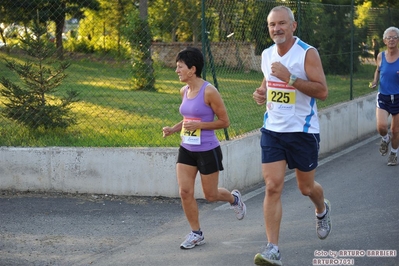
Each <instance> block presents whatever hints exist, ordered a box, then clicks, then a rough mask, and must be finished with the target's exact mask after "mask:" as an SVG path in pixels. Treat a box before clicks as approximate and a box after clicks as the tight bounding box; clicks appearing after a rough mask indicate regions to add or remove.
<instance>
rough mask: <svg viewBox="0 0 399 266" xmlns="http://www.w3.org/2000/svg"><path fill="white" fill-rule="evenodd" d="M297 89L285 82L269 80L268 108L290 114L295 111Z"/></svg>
mask: <svg viewBox="0 0 399 266" xmlns="http://www.w3.org/2000/svg"><path fill="white" fill-rule="evenodd" d="M295 102H296V90H295V88H294V87H292V86H289V85H287V84H286V83H284V82H275V81H268V82H267V110H271V111H276V112H278V113H281V114H285V115H289V114H294V113H295Z"/></svg>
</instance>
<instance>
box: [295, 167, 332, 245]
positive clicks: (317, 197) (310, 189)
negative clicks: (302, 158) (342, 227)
mask: <svg viewBox="0 0 399 266" xmlns="http://www.w3.org/2000/svg"><path fill="white" fill-rule="evenodd" d="M315 172H316V169H313V170H312V171H309V172H302V171H300V170H296V178H297V182H298V188H299V190H300V191H301V193H302V194H303V195H304V196H308V197H309V198H310V200H311V201H312V202H313V204H314V205H315V209H316V219H317V223H316V233H317V236H318V237H319V238H320V239H326V238H327V236H328V235H329V234H330V232H331V220H330V211H331V205H330V202H329V201H328V200H327V199H325V198H324V191H323V188H322V186H321V185H320V184H319V183H317V182H316V181H314V176H315Z"/></svg>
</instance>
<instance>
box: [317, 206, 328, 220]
mask: <svg viewBox="0 0 399 266" xmlns="http://www.w3.org/2000/svg"><path fill="white" fill-rule="evenodd" d="M326 213H327V208H325V209H324V212H322V213H317V212H316V216H317V217H318V218H321V217H323V216H324V215H326Z"/></svg>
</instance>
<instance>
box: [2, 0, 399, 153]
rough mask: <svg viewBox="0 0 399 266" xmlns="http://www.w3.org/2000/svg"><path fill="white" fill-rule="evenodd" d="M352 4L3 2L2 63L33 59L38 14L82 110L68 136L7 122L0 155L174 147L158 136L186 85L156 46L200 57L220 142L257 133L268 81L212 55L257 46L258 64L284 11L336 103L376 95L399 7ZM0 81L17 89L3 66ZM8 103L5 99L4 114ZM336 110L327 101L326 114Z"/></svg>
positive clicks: (345, 0)
mask: <svg viewBox="0 0 399 266" xmlns="http://www.w3.org/2000/svg"><path fill="white" fill-rule="evenodd" d="M354 2H355V5H354V6H352V5H351V3H352V1H350V0H338V1H336V0H334V1H332V0H331V1H328V0H325V1H324V0H318V1H268V0H246V1H244V0H206V1H205V0H204V1H201V0H185V1H179V0H139V1H131V0H81V1H80V0H29V1H28V0H13V1H11V0H3V1H1V2H0V18H1V19H2V21H0V23H1V25H0V26H1V27H0V29H1V30H0V35H1V36H0V37H1V38H0V41H1V42H0V46H1V48H0V60H1V59H5V58H7V59H9V60H10V59H11V60H16V61H21V62H22V61H24V60H25V59H26V55H24V54H23V53H21V52H20V49H19V48H18V47H19V44H20V38H24V36H26V35H27V34H29V31H30V28H31V26H32V21H33V20H34V19H35V18H36V17H37V14H39V17H40V19H41V21H42V22H43V23H44V24H45V25H46V26H47V29H48V33H47V36H48V40H49V42H53V43H54V46H55V47H56V48H57V51H58V53H57V58H54V59H55V60H60V61H69V62H71V66H70V68H69V69H68V72H67V74H68V77H67V78H66V79H65V81H64V83H63V84H62V85H61V87H60V88H61V89H60V90H59V92H57V93H56V94H55V95H54V96H55V97H57V96H59V97H61V96H62V95H64V94H65V92H66V91H68V90H70V89H73V90H77V91H78V92H79V96H80V101H79V102H77V103H74V104H73V107H72V110H73V112H74V113H75V114H76V116H77V120H78V124H77V125H74V126H72V127H70V128H68V129H59V130H52V131H48V130H45V129H41V128H38V129H36V130H29V129H27V128H25V127H23V126H22V125H19V124H16V123H15V122H12V121H10V120H8V119H6V118H4V117H0V146H85V147H124V146H126V147H128V146H129V147H147V146H152V147H156V146H176V145H177V144H178V143H179V137H178V135H176V136H173V137H171V138H168V139H163V138H162V136H161V134H162V133H161V128H162V127H163V126H165V125H173V124H175V123H177V122H178V121H180V119H181V117H180V115H179V113H178V108H179V105H180V102H181V99H180V96H179V94H178V91H179V89H180V87H181V86H182V85H183V84H181V83H180V82H179V81H178V78H177V76H176V74H175V73H174V68H172V67H168V66H166V64H165V62H163V61H162V60H157V58H158V57H156V56H155V55H154V54H153V53H152V51H151V42H152V43H167V44H170V45H176V44H179V45H181V44H182V43H184V44H185V45H187V46H188V45H193V46H198V47H201V48H202V49H203V51H204V54H205V56H206V59H207V67H206V72H205V73H204V76H205V77H206V78H207V79H208V80H209V81H211V82H212V83H214V84H215V85H216V86H217V87H218V89H219V90H220V93H221V94H222V97H223V99H224V101H225V103H226V106H227V108H228V112H229V116H230V120H231V126H230V127H229V128H228V129H227V130H225V131H220V132H218V136H219V138H220V139H221V140H223V139H231V138H234V137H239V136H240V135H242V134H245V133H246V132H250V131H253V130H257V129H258V128H259V127H260V126H261V123H262V117H263V112H264V108H263V107H262V108H259V107H258V106H256V105H255V104H254V103H253V101H252V98H251V95H252V92H253V90H254V89H255V88H256V87H257V86H259V84H260V82H261V80H262V74H261V72H260V71H255V70H248V69H245V68H243V67H242V65H240V60H238V63H237V64H236V65H231V64H230V65H229V64H225V63H224V64H223V63H215V61H213V60H212V59H213V57H214V56H215V54H213V53H212V51H214V50H215V49H214V47H215V45H221V44H226V45H227V44H228V45H235V47H236V48H237V51H238V50H239V49H242V47H241V46H240V44H242V43H251V44H253V46H254V47H255V54H256V55H259V54H260V53H261V52H262V50H263V49H265V48H266V47H268V46H270V45H271V44H272V40H271V39H270V38H269V35H268V32H267V25H266V16H267V14H268V12H269V10H270V9H271V8H273V7H274V6H276V5H281V4H284V5H287V6H289V7H290V8H291V9H292V10H293V11H294V14H295V17H296V20H297V21H298V25H299V27H298V30H297V32H296V35H297V36H299V37H300V38H301V39H302V40H304V41H305V42H308V43H309V44H311V45H313V46H315V47H316V48H317V49H318V50H319V53H320V56H321V58H322V62H323V66H324V70H325V72H326V74H327V77H328V82H329V89H330V96H329V98H331V99H332V100H334V101H336V100H341V101H344V100H351V99H353V98H356V97H359V96H361V95H362V94H364V93H367V92H369V90H368V88H367V85H368V81H367V79H370V80H371V79H372V75H373V71H374V66H373V63H374V61H373V58H372V51H371V48H370V47H371V40H372V39H373V38H377V40H378V41H379V43H380V45H381V47H382V48H383V43H382V34H383V31H384V30H385V29H386V28H387V27H389V26H394V25H395V22H396V21H399V9H398V8H399V4H398V3H397V2H396V1H382V0H373V1H360V0H359V1H354ZM203 17H204V18H205V19H204V20H203V19H202V18H203ZM148 41H151V42H150V45H149V47H148V48H145V45H147V44H148V43H149V42H148ZM143 47H144V48H145V49H143ZM138 51H139V52H140V56H137V53H138ZM148 55H150V56H148ZM229 56H232V57H237V54H234V53H232V54H231V55H229ZM238 57H239V56H238ZM238 59H240V58H238ZM142 73H144V74H145V75H144V78H145V79H147V81H148V82H147V83H145V84H144V85H140V86H138V84H139V82H138V81H137V80H138V78H137V75H139V74H142ZM0 76H6V77H7V78H9V79H11V80H14V81H16V82H18V80H17V77H15V76H13V74H12V73H11V72H10V71H8V70H7V69H6V68H5V66H4V60H1V62H0ZM139 77H140V78H141V77H142V76H139ZM148 79H149V80H148ZM4 101H6V99H0V108H3V107H4ZM330 103H331V102H329V99H328V100H327V101H326V102H320V103H319V107H320V108H323V107H325V106H327V105H328V104H330Z"/></svg>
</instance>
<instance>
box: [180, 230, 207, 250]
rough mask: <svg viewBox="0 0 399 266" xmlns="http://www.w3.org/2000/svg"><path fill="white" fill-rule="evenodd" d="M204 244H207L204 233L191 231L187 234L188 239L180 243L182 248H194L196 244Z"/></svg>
mask: <svg viewBox="0 0 399 266" xmlns="http://www.w3.org/2000/svg"><path fill="white" fill-rule="evenodd" d="M203 244H205V240H204V235H199V234H196V233H194V232H192V231H191V232H190V233H189V234H188V235H187V236H186V240H184V241H183V243H181V244H180V248H181V249H191V248H194V247H195V246H200V245H203Z"/></svg>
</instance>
